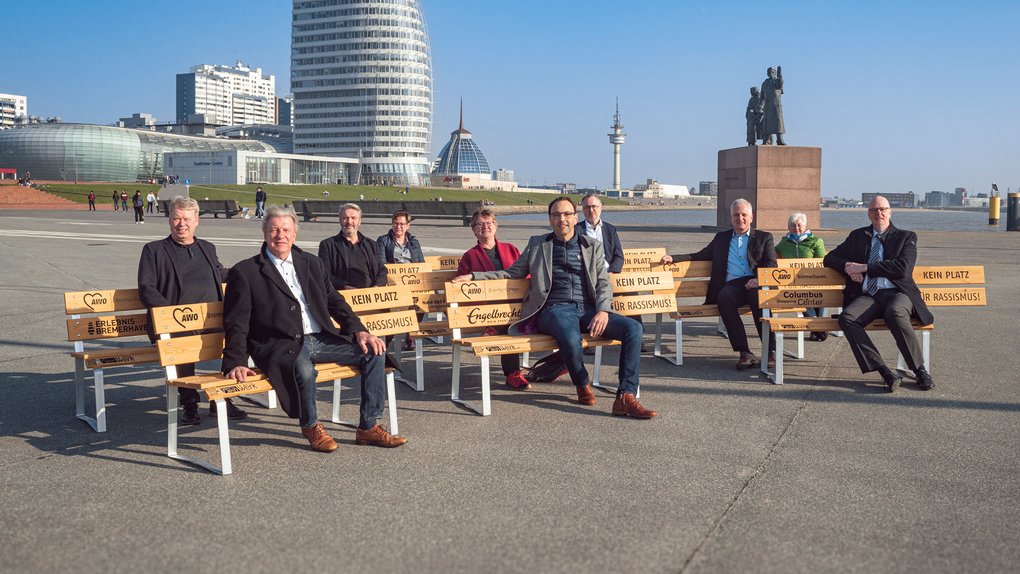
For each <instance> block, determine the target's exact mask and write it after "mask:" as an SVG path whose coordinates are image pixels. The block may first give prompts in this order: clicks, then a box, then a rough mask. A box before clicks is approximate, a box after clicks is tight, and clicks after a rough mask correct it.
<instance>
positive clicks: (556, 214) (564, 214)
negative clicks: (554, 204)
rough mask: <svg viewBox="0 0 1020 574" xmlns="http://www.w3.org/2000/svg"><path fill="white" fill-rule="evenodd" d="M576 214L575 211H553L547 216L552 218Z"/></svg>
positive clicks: (564, 217) (562, 217)
mask: <svg viewBox="0 0 1020 574" xmlns="http://www.w3.org/2000/svg"><path fill="white" fill-rule="evenodd" d="M575 215H577V212H576V211H554V212H552V213H550V214H549V217H551V218H553V219H566V218H568V217H573V216H575Z"/></svg>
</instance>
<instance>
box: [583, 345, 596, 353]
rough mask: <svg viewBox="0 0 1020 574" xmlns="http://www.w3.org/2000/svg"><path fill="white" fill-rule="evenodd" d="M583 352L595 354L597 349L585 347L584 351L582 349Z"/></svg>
mask: <svg viewBox="0 0 1020 574" xmlns="http://www.w3.org/2000/svg"><path fill="white" fill-rule="evenodd" d="M582 353H584V354H585V355H594V354H595V349H593V348H591V347H587V348H585V349H584V351H582Z"/></svg>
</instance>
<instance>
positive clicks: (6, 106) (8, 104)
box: [0, 94, 28, 130]
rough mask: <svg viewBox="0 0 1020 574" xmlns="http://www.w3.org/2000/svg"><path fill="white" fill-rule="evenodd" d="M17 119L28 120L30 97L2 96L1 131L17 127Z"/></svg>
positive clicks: (0, 99) (0, 109)
mask: <svg viewBox="0 0 1020 574" xmlns="http://www.w3.org/2000/svg"><path fill="white" fill-rule="evenodd" d="M16 118H25V119H28V97H26V96H17V95H14V94H0V130H3V129H7V128H12V127H14V126H15V125H17V119H16Z"/></svg>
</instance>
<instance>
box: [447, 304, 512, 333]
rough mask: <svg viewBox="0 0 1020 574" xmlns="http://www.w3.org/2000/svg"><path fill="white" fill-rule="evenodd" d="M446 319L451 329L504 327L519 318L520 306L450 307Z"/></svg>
mask: <svg viewBox="0 0 1020 574" xmlns="http://www.w3.org/2000/svg"><path fill="white" fill-rule="evenodd" d="M446 317H447V320H448V321H449V324H450V328H451V329H460V328H463V327H467V328H472V327H486V326H494V327H498V326H504V325H509V324H511V323H513V322H514V321H517V320H518V319H520V318H521V304H520V303H499V304H495V305H463V306H460V307H450V308H449V309H447V310H446Z"/></svg>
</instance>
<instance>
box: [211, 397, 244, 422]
mask: <svg viewBox="0 0 1020 574" xmlns="http://www.w3.org/2000/svg"><path fill="white" fill-rule="evenodd" d="M209 416H211V417H215V416H218V413H217V412H216V404H215V403H209ZM227 418H228V419H230V420H232V421H237V420H241V419H246V418H248V413H246V412H244V411H242V410H241V409H239V408H237V407H235V406H234V403H233V402H231V400H230V399H227Z"/></svg>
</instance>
